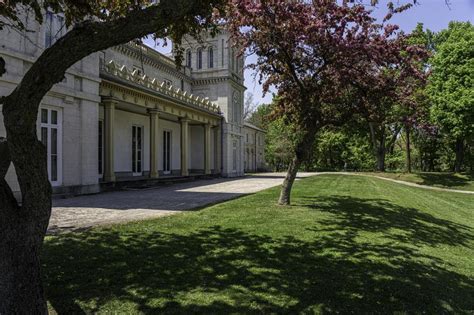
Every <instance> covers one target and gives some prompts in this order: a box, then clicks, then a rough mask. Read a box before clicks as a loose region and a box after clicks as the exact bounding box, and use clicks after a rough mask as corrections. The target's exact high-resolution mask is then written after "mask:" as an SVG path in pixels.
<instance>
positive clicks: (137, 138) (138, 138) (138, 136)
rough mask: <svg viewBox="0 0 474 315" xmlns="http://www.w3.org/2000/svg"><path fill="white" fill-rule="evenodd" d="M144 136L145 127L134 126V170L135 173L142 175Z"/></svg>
mask: <svg viewBox="0 0 474 315" xmlns="http://www.w3.org/2000/svg"><path fill="white" fill-rule="evenodd" d="M142 138H143V128H142V127H140V126H132V172H133V175H142V160H143V154H142Z"/></svg>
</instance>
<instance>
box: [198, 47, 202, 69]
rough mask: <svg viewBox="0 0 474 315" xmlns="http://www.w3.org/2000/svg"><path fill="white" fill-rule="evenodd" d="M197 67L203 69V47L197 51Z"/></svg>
mask: <svg viewBox="0 0 474 315" xmlns="http://www.w3.org/2000/svg"><path fill="white" fill-rule="evenodd" d="M197 68H198V69H202V49H201V48H199V49H198V51H197Z"/></svg>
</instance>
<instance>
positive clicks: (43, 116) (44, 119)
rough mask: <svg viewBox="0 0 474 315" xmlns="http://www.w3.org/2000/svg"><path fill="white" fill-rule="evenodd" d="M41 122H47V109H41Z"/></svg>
mask: <svg viewBox="0 0 474 315" xmlns="http://www.w3.org/2000/svg"><path fill="white" fill-rule="evenodd" d="M41 123H43V124H47V123H48V110H47V109H41Z"/></svg>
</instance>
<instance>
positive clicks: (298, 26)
mask: <svg viewBox="0 0 474 315" xmlns="http://www.w3.org/2000/svg"><path fill="white" fill-rule="evenodd" d="M390 8H391V11H392V13H393V12H397V11H399V10H398V9H395V8H393V7H390ZM231 15H232V16H233V19H232V20H231V21H230V22H231V23H230V28H231V31H232V33H233V34H234V39H235V42H237V43H238V44H239V45H241V46H242V47H246V48H248V49H249V50H250V52H251V53H254V54H256V56H257V60H256V62H255V63H254V64H252V65H250V68H253V69H257V70H258V71H259V72H260V75H261V77H260V79H261V80H263V81H264V84H263V88H264V91H268V89H269V87H270V86H274V87H275V88H276V89H277V90H278V99H277V103H276V104H277V108H278V113H279V114H280V116H281V117H284V119H285V122H286V123H287V125H288V126H291V127H292V128H293V130H292V131H293V133H294V135H295V137H296V140H295V146H294V158H293V160H292V162H291V163H290V166H289V168H288V172H287V175H286V178H285V180H284V182H283V185H282V190H281V194H280V198H279V204H281V205H288V204H289V203H290V192H291V188H292V185H293V182H294V180H295V177H296V173H297V171H298V169H299V167H300V165H301V164H302V163H303V162H304V161H306V160H307V159H308V154H309V153H310V152H311V148H312V145H313V142H314V139H315V135H316V133H317V132H318V130H319V129H320V128H321V127H323V126H325V125H327V124H331V123H333V122H334V121H336V120H339V119H341V118H343V117H347V116H350V114H351V113H353V112H354V106H355V105H357V103H356V102H353V101H351V100H350V99H348V98H347V95H349V93H348V90H350V89H351V88H354V87H356V88H361V89H372V88H373V86H376V87H378V86H380V84H381V83H382V84H383V83H384V82H380V76H379V74H380V68H381V67H383V66H385V65H391V64H396V65H399V64H400V62H401V60H402V59H403V58H402V56H401V51H402V46H401V44H402V43H403V42H402V41H401V40H400V38H399V37H397V36H395V35H396V31H397V27H395V26H393V25H386V26H382V25H380V24H378V23H376V20H375V19H374V18H373V17H372V16H371V13H370V11H368V10H367V9H366V8H365V7H364V6H363V5H360V4H350V3H349V1H342V3H339V2H338V1H329V0H313V1H311V2H309V1H284V0H272V1H263V0H253V1H237V0H233V1H232V6H231ZM412 52H413V51H410V55H412V54H411V53H412ZM409 68H411V67H410V66H409V65H408V66H407V67H406V69H409ZM412 70H416V69H412ZM403 75H404V74H403ZM378 90H379V91H381V89H378ZM359 104H361V103H359Z"/></svg>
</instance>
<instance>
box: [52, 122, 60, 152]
mask: <svg viewBox="0 0 474 315" xmlns="http://www.w3.org/2000/svg"><path fill="white" fill-rule="evenodd" d="M51 154H58V129H56V128H52V129H51Z"/></svg>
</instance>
